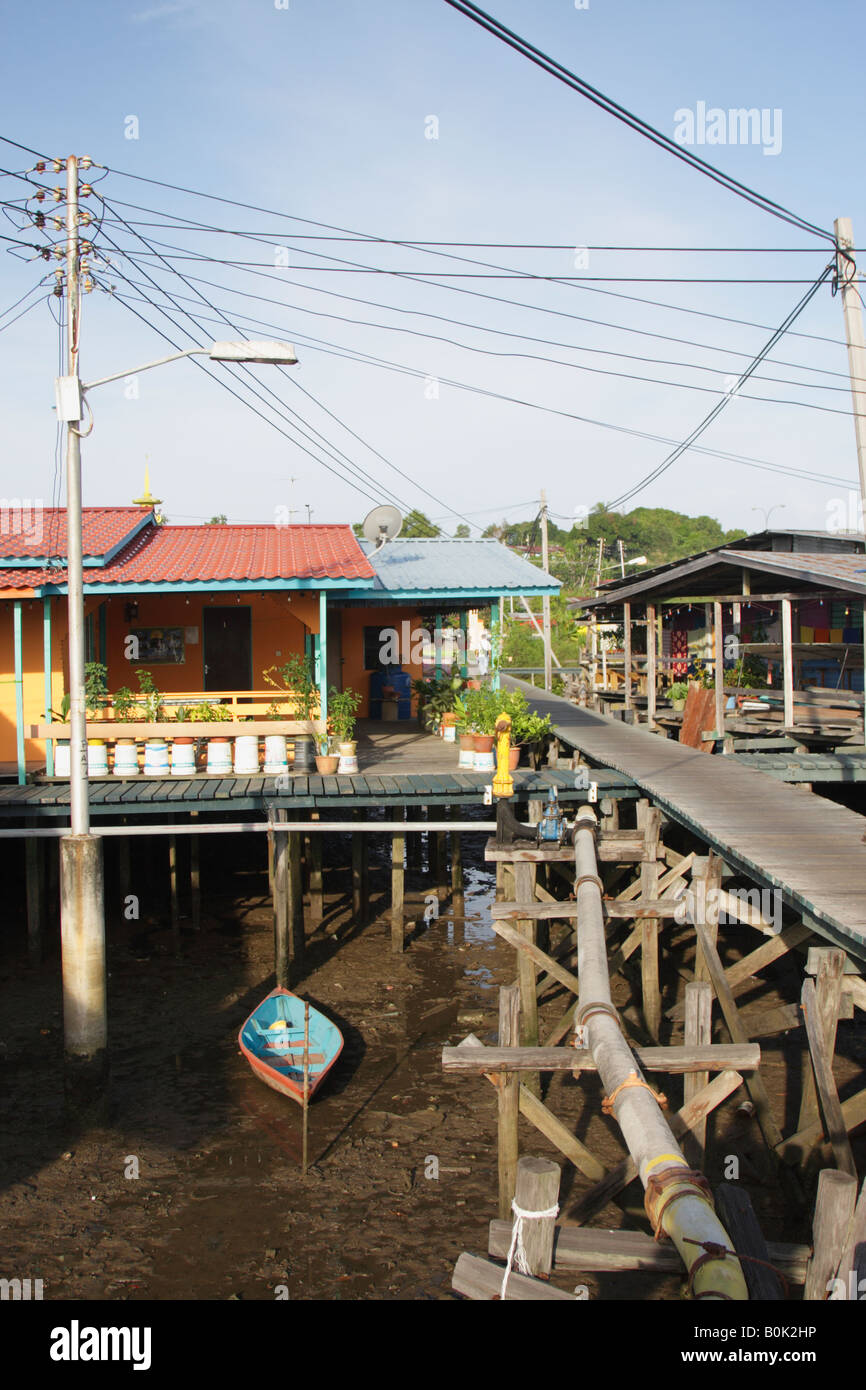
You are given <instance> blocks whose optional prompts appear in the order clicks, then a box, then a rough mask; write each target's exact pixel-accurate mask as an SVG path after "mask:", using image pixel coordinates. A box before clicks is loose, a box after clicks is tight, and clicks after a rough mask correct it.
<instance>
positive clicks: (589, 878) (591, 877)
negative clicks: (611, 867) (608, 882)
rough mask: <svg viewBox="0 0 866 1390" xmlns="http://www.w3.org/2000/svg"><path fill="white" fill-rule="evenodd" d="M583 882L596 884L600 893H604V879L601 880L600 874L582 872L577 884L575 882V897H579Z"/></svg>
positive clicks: (576, 881)
mask: <svg viewBox="0 0 866 1390" xmlns="http://www.w3.org/2000/svg"><path fill="white" fill-rule="evenodd" d="M582 883H594V884H595V886H596V888H597V889H598V891H599V893H600V894H603V893H604V884H603V883H602V881H601V879H600V878H599V876H598V874H581V875H580V878H578V879H576V880H575V884H574V896H575V898H576V897H577V893H578V889H579V888H580V885H581V884H582Z"/></svg>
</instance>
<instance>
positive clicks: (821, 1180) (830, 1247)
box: [803, 1168, 857, 1303]
mask: <svg viewBox="0 0 866 1390" xmlns="http://www.w3.org/2000/svg"><path fill="white" fill-rule="evenodd" d="M856 1200H857V1180H856V1178H852V1177H851V1175H850V1173H840V1172H838V1171H837V1170H836V1169H835V1168H824V1169H822V1171H821V1173H820V1174H819V1177H818V1196H817V1198H816V1201H815V1215H814V1219H813V1224H812V1246H813V1255H812V1258H811V1260H810V1261H809V1268H808V1269H807V1271H806V1284H805V1288H804V1289H803V1301H804V1302H807V1301H808V1302H816V1303H823V1302H824V1300H825V1299H826V1298H827V1295H828V1293H829V1292H831V1291H832V1282H833V1280H834V1278H835V1274H836V1270H837V1269H838V1267H839V1263H840V1261H841V1259H842V1256H843V1255H844V1252H845V1238H846V1234H847V1231H848V1228H849V1225H850V1223H851V1219H852V1217H853V1215H854V1204H855V1202H856Z"/></svg>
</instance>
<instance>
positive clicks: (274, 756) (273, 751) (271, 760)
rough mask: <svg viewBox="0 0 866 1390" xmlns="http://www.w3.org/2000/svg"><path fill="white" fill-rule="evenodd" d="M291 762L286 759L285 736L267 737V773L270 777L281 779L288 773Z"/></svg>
mask: <svg viewBox="0 0 866 1390" xmlns="http://www.w3.org/2000/svg"><path fill="white" fill-rule="evenodd" d="M288 770H289V760H288V758H287V757H286V736H285V734H266V735H265V773H266V775H267V776H268V777H279V775H280V773H281V772H288Z"/></svg>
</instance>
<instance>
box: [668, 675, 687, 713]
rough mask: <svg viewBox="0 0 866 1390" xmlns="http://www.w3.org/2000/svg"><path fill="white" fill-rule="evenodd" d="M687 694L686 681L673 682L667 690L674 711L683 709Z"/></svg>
mask: <svg viewBox="0 0 866 1390" xmlns="http://www.w3.org/2000/svg"><path fill="white" fill-rule="evenodd" d="M688 694H689V687H688V682H687V681H674V682H673V684H672V685H671V687H670V689H669V690H668V695H669V696H670V702H671V704H672V705H673V708H674V709H675V710H678V711H681V710H684V709H685V707H686V700H687V699H688Z"/></svg>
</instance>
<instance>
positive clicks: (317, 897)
mask: <svg viewBox="0 0 866 1390" xmlns="http://www.w3.org/2000/svg"><path fill="white" fill-rule="evenodd" d="M310 818H311V820H319V819H320V815H319V812H318V811H313V812H312V813H311V817H310ZM323 839H324V835H320V834H319V833H318V832H316V831H314V832H313V833H312V834H311V835H310V920H311V922H321V921H322V919H323V917H324V915H325V893H324V878H323V874H322V849H323V845H322V841H323Z"/></svg>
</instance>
